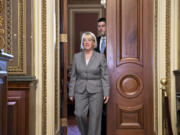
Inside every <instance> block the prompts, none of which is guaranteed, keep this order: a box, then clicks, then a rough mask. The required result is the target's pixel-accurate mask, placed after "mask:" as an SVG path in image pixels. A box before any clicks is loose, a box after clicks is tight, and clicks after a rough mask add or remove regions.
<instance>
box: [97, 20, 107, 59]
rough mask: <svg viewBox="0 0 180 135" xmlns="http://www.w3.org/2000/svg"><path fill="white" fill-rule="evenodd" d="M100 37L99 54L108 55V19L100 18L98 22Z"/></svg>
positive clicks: (98, 39) (98, 40) (98, 38)
mask: <svg viewBox="0 0 180 135" xmlns="http://www.w3.org/2000/svg"><path fill="white" fill-rule="evenodd" d="M97 29H98V32H99V36H98V37H97V48H96V49H95V50H96V51H97V52H100V53H102V54H105V55H106V18H100V19H98V21H97Z"/></svg>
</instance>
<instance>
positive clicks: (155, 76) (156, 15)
mask: <svg viewBox="0 0 180 135" xmlns="http://www.w3.org/2000/svg"><path fill="white" fill-rule="evenodd" d="M154 12H155V13H154V14H155V16H154V61H155V63H154V67H155V72H154V75H153V76H154V85H155V86H154V88H155V90H154V92H155V94H154V100H155V110H154V113H155V115H154V124H155V129H154V130H155V132H156V133H158V81H157V78H158V71H157V69H158V61H157V60H158V57H157V56H158V50H157V47H158V46H157V44H158V0H155V1H154Z"/></svg>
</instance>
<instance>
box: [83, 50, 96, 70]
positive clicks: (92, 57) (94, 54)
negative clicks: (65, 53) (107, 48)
mask: <svg viewBox="0 0 180 135" xmlns="http://www.w3.org/2000/svg"><path fill="white" fill-rule="evenodd" d="M95 57H96V53H95V51H94V50H93V53H92V56H91V58H90V60H89V62H88V64H87V65H86V59H85V52H84V51H83V52H82V55H81V59H82V63H83V65H84V67H86V68H87V67H89V66H90V65H91V64H92V63H93V61H94V59H95Z"/></svg>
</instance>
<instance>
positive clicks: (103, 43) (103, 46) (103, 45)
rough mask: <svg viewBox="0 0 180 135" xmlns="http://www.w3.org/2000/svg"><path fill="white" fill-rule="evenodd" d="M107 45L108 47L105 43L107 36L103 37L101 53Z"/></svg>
mask: <svg viewBox="0 0 180 135" xmlns="http://www.w3.org/2000/svg"><path fill="white" fill-rule="evenodd" d="M105 47H106V45H105V38H103V39H102V43H101V50H100V52H101V53H104V50H105Z"/></svg>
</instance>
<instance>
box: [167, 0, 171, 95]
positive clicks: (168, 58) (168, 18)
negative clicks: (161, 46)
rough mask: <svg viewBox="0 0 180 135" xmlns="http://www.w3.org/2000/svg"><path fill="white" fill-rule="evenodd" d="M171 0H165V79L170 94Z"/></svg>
mask: <svg viewBox="0 0 180 135" xmlns="http://www.w3.org/2000/svg"><path fill="white" fill-rule="evenodd" d="M170 42H171V0H166V79H167V82H168V84H167V91H168V93H169V92H170V88H171V67H170V65H171V64H170V63H171V57H170V56H171V50H170V49H171V48H170Z"/></svg>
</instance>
